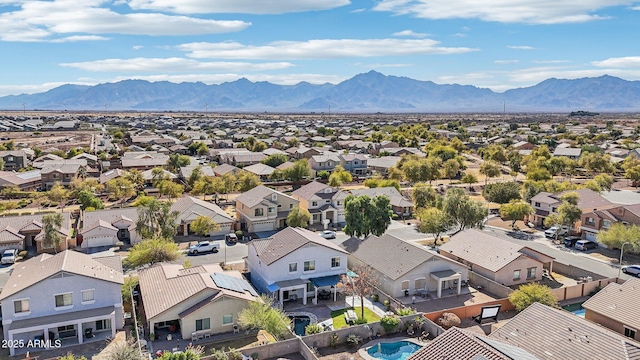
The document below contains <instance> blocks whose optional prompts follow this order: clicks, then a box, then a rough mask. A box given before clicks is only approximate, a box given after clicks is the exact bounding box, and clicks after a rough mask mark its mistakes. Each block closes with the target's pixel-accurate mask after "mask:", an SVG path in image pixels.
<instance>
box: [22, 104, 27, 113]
mask: <svg viewBox="0 0 640 360" xmlns="http://www.w3.org/2000/svg"><path fill="white" fill-rule="evenodd" d="M22 115H24V116H27V105H26V104H25V103H24V101H23V102H22Z"/></svg>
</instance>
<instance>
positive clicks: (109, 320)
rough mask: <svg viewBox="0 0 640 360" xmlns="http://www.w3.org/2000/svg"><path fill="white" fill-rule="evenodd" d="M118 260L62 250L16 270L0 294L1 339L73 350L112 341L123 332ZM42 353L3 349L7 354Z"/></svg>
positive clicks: (11, 348) (16, 348)
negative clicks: (0, 310) (45, 344)
mask: <svg viewBox="0 0 640 360" xmlns="http://www.w3.org/2000/svg"><path fill="white" fill-rule="evenodd" d="M123 283H124V278H123V273H122V264H121V260H120V257H119V256H109V257H95V258H94V257H91V256H89V255H86V254H82V253H79V252H76V251H71V250H66V251H63V252H60V253H57V254H55V255H49V254H42V255H40V256H37V257H35V258H31V259H29V260H27V261H24V262H21V263H19V264H16V266H15V268H14V270H13V272H12V273H11V276H10V277H9V280H8V281H7V283H6V285H5V286H4V288H3V289H2V293H0V300H1V301H2V325H3V331H4V339H5V340H7V341H9V342H19V341H24V343H25V344H26V343H27V342H28V341H30V340H34V339H41V340H44V342H45V343H46V342H47V341H51V343H50V344H54V343H55V342H54V341H55V340H60V341H61V343H62V344H64V345H76V344H83V343H86V342H93V341H105V340H106V339H107V338H113V337H114V336H115V333H116V329H122V327H123V318H124V316H123V311H122V294H121V286H122V284H123ZM36 350H37V351H41V350H42V349H40V348H38V349H28V348H26V347H23V348H19V347H9V352H10V354H11V355H12V356H13V355H16V354H17V353H24V352H27V351H36Z"/></svg>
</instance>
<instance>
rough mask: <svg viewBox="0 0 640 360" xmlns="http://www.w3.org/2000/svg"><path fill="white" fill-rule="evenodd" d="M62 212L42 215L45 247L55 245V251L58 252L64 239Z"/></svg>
mask: <svg viewBox="0 0 640 360" xmlns="http://www.w3.org/2000/svg"><path fill="white" fill-rule="evenodd" d="M62 220H63V218H62V213H54V214H47V215H45V216H43V217H42V231H43V241H42V243H43V244H42V245H43V247H44V248H51V247H53V251H54V252H57V251H58V248H59V247H60V242H61V241H62V236H61V232H60V228H62Z"/></svg>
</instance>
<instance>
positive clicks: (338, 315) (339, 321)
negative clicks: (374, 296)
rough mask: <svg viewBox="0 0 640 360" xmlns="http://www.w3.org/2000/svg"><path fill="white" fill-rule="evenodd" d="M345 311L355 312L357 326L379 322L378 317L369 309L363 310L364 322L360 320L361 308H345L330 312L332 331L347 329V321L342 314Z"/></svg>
mask: <svg viewBox="0 0 640 360" xmlns="http://www.w3.org/2000/svg"><path fill="white" fill-rule="evenodd" d="M347 310H353V311H355V313H356V315H358V321H357V323H359V324H365V323H367V324H368V323H372V322H378V321H380V316H378V315H376V313H374V312H373V311H372V310H371V309H369V308H366V307H365V308H364V318H365V320H362V319H361V315H362V308H361V307H356V308H352V307H349V308H345V309H340V310H335V311H332V312H331V318H333V328H334V329H342V328H345V327H348V326H349V325H347V321H346V320H345V318H344V313H345V312H347Z"/></svg>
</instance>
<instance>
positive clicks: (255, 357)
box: [251, 352, 260, 360]
mask: <svg viewBox="0 0 640 360" xmlns="http://www.w3.org/2000/svg"><path fill="white" fill-rule="evenodd" d="M259 357H260V354H259V353H257V352H254V353H251V358H252V359H253V360H258V358H259Z"/></svg>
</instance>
